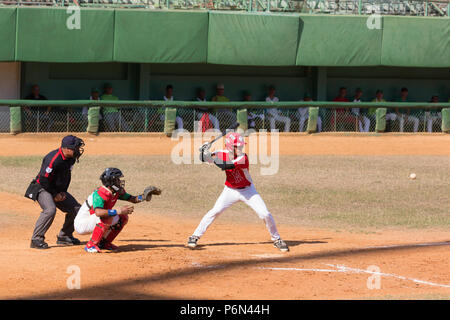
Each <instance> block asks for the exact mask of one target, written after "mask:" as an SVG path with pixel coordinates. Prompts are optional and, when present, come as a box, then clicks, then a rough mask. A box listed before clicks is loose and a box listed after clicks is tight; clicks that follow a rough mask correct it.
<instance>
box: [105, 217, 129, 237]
mask: <svg viewBox="0 0 450 320" xmlns="http://www.w3.org/2000/svg"><path fill="white" fill-rule="evenodd" d="M127 222H128V215H125V214H122V215H120V220H119V222H117V223H116V224H115V225H113V226H111V230H110V232H109V234H108V235H107V236H106V238H105V241H106V242H107V243H112V242H113V241H114V239H115V238H116V237H117V235H118V234H119V233H120V231H122V229H123V227H124V226H125V225H126V224H127Z"/></svg>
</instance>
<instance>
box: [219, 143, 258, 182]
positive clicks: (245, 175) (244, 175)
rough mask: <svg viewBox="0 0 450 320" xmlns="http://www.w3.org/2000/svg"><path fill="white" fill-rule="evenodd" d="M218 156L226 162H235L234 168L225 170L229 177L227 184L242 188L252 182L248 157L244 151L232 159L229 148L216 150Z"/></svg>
mask: <svg viewBox="0 0 450 320" xmlns="http://www.w3.org/2000/svg"><path fill="white" fill-rule="evenodd" d="M215 155H216V157H217V158H219V159H221V160H222V161H224V162H232V163H234V169H229V170H225V174H226V175H227V179H226V181H225V185H226V186H227V187H230V188H233V189H242V188H245V187H248V186H250V185H251V184H252V178H251V177H250V173H249V172H248V167H249V162H248V157H247V155H246V154H245V153H244V154H242V155H240V156H238V157H235V158H234V159H230V153H229V151H227V150H222V151H217V152H215Z"/></svg>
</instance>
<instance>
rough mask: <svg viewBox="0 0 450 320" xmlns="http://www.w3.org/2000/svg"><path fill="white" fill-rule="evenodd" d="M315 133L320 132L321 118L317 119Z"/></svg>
mask: <svg viewBox="0 0 450 320" xmlns="http://www.w3.org/2000/svg"><path fill="white" fill-rule="evenodd" d="M317 132H322V118H321V117H320V116H319V117H317Z"/></svg>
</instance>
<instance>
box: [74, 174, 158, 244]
mask: <svg viewBox="0 0 450 320" xmlns="http://www.w3.org/2000/svg"><path fill="white" fill-rule="evenodd" d="M120 178H123V174H122V171H120V170H119V169H117V168H107V169H106V170H105V171H104V172H103V173H102V174H101V176H100V180H101V181H102V184H103V185H102V186H101V187H99V188H97V190H95V191H94V192H93V193H92V194H91V195H89V197H88V198H87V199H86V201H85V202H84V203H83V205H82V206H81V208H80V210H79V211H78V214H77V216H76V218H75V231H76V232H78V233H79V234H89V233H92V236H91V239H90V240H89V242H88V243H87V244H86V247H85V248H84V250H85V251H86V252H93V253H96V252H101V250H102V249H104V250H117V249H118V247H117V246H115V245H114V244H113V243H112V242H113V240H114V239H115V238H116V237H117V235H118V234H119V233H120V231H122V229H123V227H124V226H125V225H126V224H127V222H128V215H130V214H132V213H133V210H134V207H133V206H132V205H125V206H123V207H121V208H119V209H117V210H116V209H113V208H114V205H115V204H116V202H117V200H125V201H128V202H131V203H139V202H142V201H144V200H145V201H150V200H151V199H152V195H153V194H156V195H160V194H161V190H160V189H159V188H157V187H147V188H145V190H144V193H143V194H141V195H138V196H132V195H130V194H128V193H127V192H126V191H125V181H124V180H121V179H120Z"/></svg>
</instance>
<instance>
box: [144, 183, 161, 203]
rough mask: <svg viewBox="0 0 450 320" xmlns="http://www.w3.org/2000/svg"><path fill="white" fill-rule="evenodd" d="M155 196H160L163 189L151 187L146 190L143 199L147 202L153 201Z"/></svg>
mask: <svg viewBox="0 0 450 320" xmlns="http://www.w3.org/2000/svg"><path fill="white" fill-rule="evenodd" d="M153 194H155V195H157V196H159V195H160V194H161V189H159V188H158V187H155V186H149V187H147V188H145V189H144V193H143V194H142V198H143V200H145V201H150V200H151V199H152V195H153Z"/></svg>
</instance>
